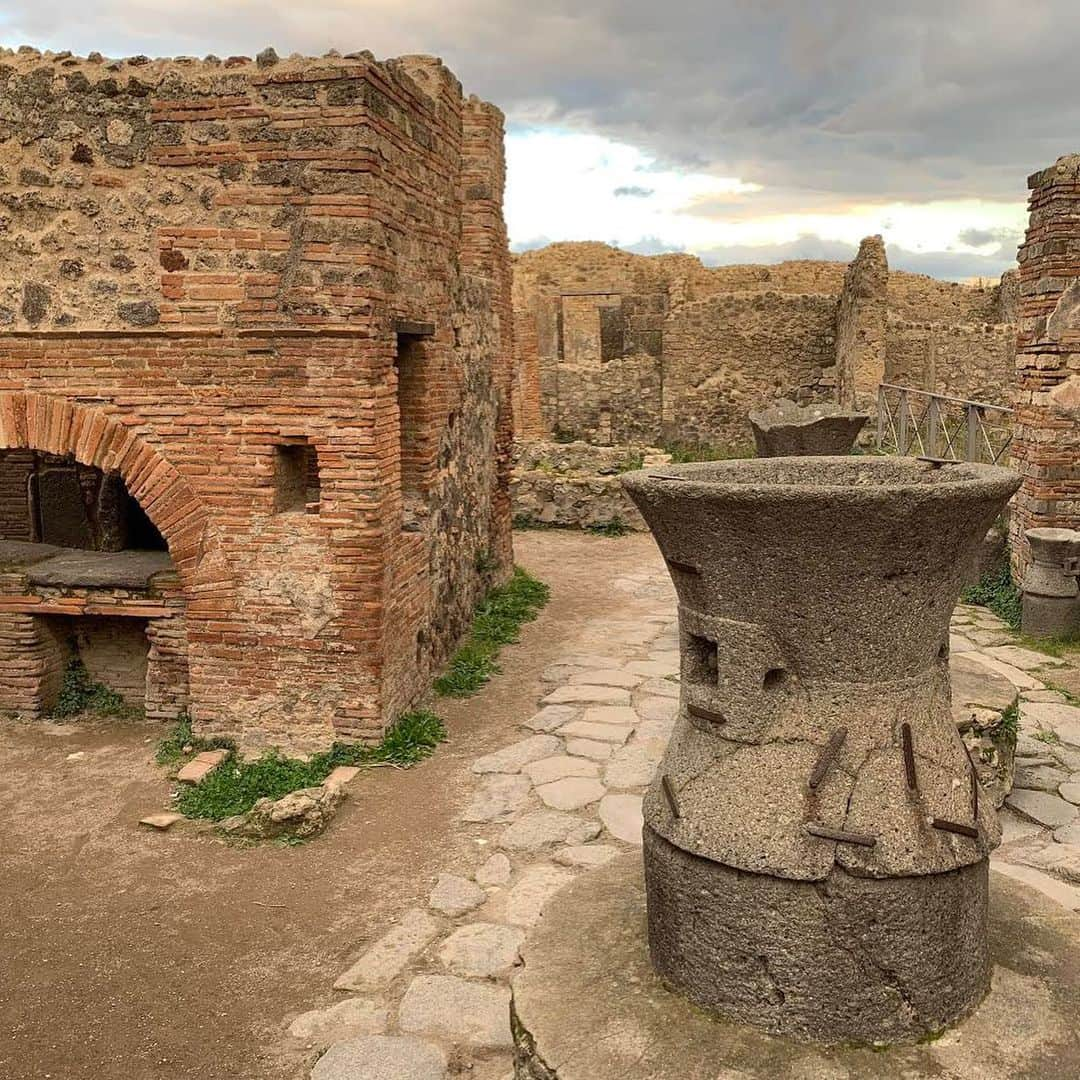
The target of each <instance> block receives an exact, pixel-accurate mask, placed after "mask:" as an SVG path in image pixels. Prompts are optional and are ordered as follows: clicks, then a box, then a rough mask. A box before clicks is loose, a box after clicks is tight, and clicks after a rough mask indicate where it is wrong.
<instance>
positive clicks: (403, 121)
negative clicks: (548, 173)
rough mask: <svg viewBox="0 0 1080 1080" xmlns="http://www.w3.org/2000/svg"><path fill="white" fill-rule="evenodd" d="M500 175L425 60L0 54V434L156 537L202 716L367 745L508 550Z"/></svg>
mask: <svg viewBox="0 0 1080 1080" xmlns="http://www.w3.org/2000/svg"><path fill="white" fill-rule="evenodd" d="M503 184H504V163H503V151H502V116H501V114H500V113H499V111H498V110H497V109H495V108H494V107H493V106H491V105H488V104H485V103H483V102H481V101H479V100H477V99H476V98H466V97H464V96H463V95H462V91H461V87H460V84H459V83H458V81H457V80H456V79H455V78H454V76H453V75H452V74H451V73H450V72H449V71H448V70H447V69H446V68H445V67H443V65H442V64H441V62H440V61H438V60H436V59H433V58H430V57H419V56H410V57H402V58H399V59H396V60H387V61H385V62H378V61H376V60H375V58H374V57H373V56H372V55H371V54H370V53H355V54H350V55H349V56H344V57H343V56H340V55H338V54H336V53H334V54H329V55H327V56H326V57H323V58H318V59H311V58H295V57H294V58H289V59H286V60H279V59H278V57H277V56H276V55H275V54H274V53H273V51H272V50H267V51H266V52H264V53H261V54H260V55H259V57H258V59H257V60H252V59H249V58H245V57H232V58H230V59H228V60H225V61H218V60H216V59H213V58H208V59H207V60H204V61H197V60H194V59H190V58H184V57H178V58H175V59H171V60H148V59H147V58H145V57H133V58H130V59H127V60H116V61H112V60H107V59H104V58H102V57H100V56H97V55H91V56H90V57H88V58H85V59H82V58H78V57H75V56H72V55H70V54H67V53H61V54H39V53H37V52H36V51H33V50H25V49H24V50H19V52H18V53H11V52H10V51H4V52H3V53H2V54H0V329H2V331H3V332H2V334H0V447H5V448H9V449H13V450H27V449H33V450H38V451H43V452H48V453H54V454H60V455H64V456H69V455H70V456H74V457H75V458H76V459H77V460H79V461H81V462H83V463H84V464H90V465H95V466H98V467H100V468H102V469H104V470H105V471H118V472H119V473H120V474H121V476H122V477H123V479H124V480H125V482H126V484H127V487H128V489H129V491H130V492H131V494H132V495H133V496H134V497H135V498H136V499H137V500H138V501H139V503H140V504H141V505H142V506H143V508H144V509H145V511H146V512H147V514H148V515H149V516H150V518H151V519H152V520H153V522H154V524H155V525H156V526H157V527H158V529H159V530H160V531H161V533H162V534H163V536H164V537H165V539H166V540H167V542H168V545H169V549H170V552H171V554H172V557H173V560H174V563H175V564H176V567H177V569H178V572H179V574H180V578H181V581H182V584H183V588H184V594H185V597H186V600H187V624H188V631H189V633H188V638H189V647H190V667H191V699H192V701H191V709H192V714H193V718H194V720H195V726H196V730H197V731H199V732H200V733H220V734H228V735H232V736H235V737H237V738H238V739H240V740H241V742H242V743H243V744H244V745H245V746H257V745H260V744H266V743H275V744H279V745H285V746H294V747H297V748H310V747H315V746H324V745H326V744H327V743H329V742H331V741H332V740H333V739H335V738H368V737H374V736H377V735H378V734H379V732H381V730H382V729H383V727H384V725H385V724H386V723H387V722H389V721H391V720H392V719H393V718H394V717H395V716H396V715H397V713H398V712H400V711H401V710H402V709H403V708H405V707H407V706H408V705H409V704H410V703H411V702H413V701H414V700H415V699H416V697H417V695H418V694H419V693H421V692H422V691H423V690H424V689H425V688H426V686H427V685H428V683H429V679H430V676H431V674H432V672H433V670H434V669H435V668H436V667H437V665H438V664H440V662H441V661H442V660H443V658H444V657H445V656H446V655H447V653H448V651H449V650H450V648H451V647H452V646H453V645H454V643H455V642H456V640H457V639H458V637H459V636H460V635H461V633H462V632H463V631H464V630H465V628H466V627H467V626H468V624H469V620H470V616H471V612H472V609H473V606H474V604H475V602H476V601H477V599H478V598H479V596H480V595H481V594H482V592H483V590H484V589H485V588H487V587H488V586H490V585H491V584H492V583H493V581H495V580H499V579H500V578H501V577H502V575H503V574H504V573H505V572H506V571H507V569H508V567H509V564H510V561H511V540H510V502H509V490H508V480H509V469H510V449H511V436H512V416H511V410H510V394H511V385H512V375H513V373H512V317H511V305H510V276H509V266H510V264H509V254H508V250H507V246H506V232H505V226H504V224H503V219H502V193H503ZM297 461H302V462H304V463H305V464H304V465H302V466H301V467H300V468H301V472H303V471H304V470H306V471H307V472H308V473H309V474H310V476H311V477H313V478H315V487H314V491H313V489H312V486H311V482H310V481H309V486H308V489H307V492H306V496H305V495H304V494H303V493H301V495H300V498H299V501H298V502H297V501H296V500H295V499H294V500H293V501H292V502H288V499H289V492H290V491H292V490H293V489H295V487H296V485H295V484H294V483H292V482H291V481H290V479H289V477H290V470H294V469H295V462H297ZM290 463H293V464H290ZM3 484H4V482H3V481H0V489H2V488H3ZM290 484H291V485H292V486H291V487H290ZM480 565H483V566H495V567H496V569H495V570H494V571H493V572H492V573H490V574H487V575H484V574H482V573H481V572H480V571H478V570H477V567H478V566H480Z"/></svg>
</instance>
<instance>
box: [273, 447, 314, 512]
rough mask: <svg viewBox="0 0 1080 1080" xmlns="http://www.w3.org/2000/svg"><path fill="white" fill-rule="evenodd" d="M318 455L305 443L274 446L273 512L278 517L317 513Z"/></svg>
mask: <svg viewBox="0 0 1080 1080" xmlns="http://www.w3.org/2000/svg"><path fill="white" fill-rule="evenodd" d="M321 486H322V485H321V481H320V478H319V455H318V451H316V449H315V447H314V446H312V445H311V443H307V442H294V443H281V444H280V445H278V446H275V447H274V510H275V511H276V512H277V513H279V514H287V513H308V514H317V513H318V512H319V501H320V499H321V497H322V492H321Z"/></svg>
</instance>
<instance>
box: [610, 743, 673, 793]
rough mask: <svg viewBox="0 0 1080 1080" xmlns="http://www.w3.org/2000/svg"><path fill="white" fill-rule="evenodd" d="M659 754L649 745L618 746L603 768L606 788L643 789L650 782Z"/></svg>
mask: <svg viewBox="0 0 1080 1080" xmlns="http://www.w3.org/2000/svg"><path fill="white" fill-rule="evenodd" d="M659 761H660V752H659V750H657V749H655V748H654V747H653V746H651V745H649V744H644V745H641V744H639V745H633V744H631V745H630V746H620V747H619V748H618V749H617V750H616V751H615V753H614V754H612V755H611V760H610V761H609V762H608V763H607V765H606V767H605V768H604V783H605V784H607V785H608V787H614V788H633V787H645V786H646V785H647V784H650V783H651V782H652V778H653V774H654V773H655V772H656V766H657V764H658V763H659Z"/></svg>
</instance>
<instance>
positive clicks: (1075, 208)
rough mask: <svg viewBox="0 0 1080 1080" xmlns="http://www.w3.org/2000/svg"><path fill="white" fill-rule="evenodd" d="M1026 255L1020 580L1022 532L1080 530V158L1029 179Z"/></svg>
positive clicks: (1018, 439)
mask: <svg viewBox="0 0 1080 1080" xmlns="http://www.w3.org/2000/svg"><path fill="white" fill-rule="evenodd" d="M1028 187H1029V188H1030V190H1031V194H1030V197H1029V200H1028V210H1029V218H1028V228H1027V235H1026V238H1025V240H1024V243H1023V246H1022V247H1021V248H1020V256H1019V259H1020V318H1019V333H1018V340H1017V345H1018V355H1017V358H1016V366H1017V399H1016V431H1015V437H1014V441H1013V447H1012V450H1013V466H1014V468H1015V469H1016V470H1017V471H1018V472H1019V473H1020V474H1021V476H1022V477H1023V486H1022V487H1021V488H1020V490H1019V492H1017V494H1016V496H1015V497H1014V499H1013V512H1012V516H1011V519H1010V530H1011V532H1010V545H1011V548H1012V552H1013V562H1014V569H1015V570H1016V572H1017V573H1018V575H1019V576H1020V577H1021V578H1022V576H1023V573H1024V570H1025V569H1026V567H1027V563H1028V560H1029V553H1028V550H1027V544H1026V543H1025V541H1024V531H1025V530H1026V529H1030V528H1034V527H1053V528H1068V529H1075V528H1078V527H1080V154H1071V155H1068V156H1066V157H1061V158H1058V160H1057V162H1056V163H1055V164H1053V165H1051V166H1050V167H1049V168H1048V169H1044V170H1042V171H1041V172H1037V173H1035V174H1034V175H1033V176H1031V177H1029V178H1028Z"/></svg>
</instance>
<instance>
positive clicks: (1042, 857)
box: [1008, 833, 1080, 885]
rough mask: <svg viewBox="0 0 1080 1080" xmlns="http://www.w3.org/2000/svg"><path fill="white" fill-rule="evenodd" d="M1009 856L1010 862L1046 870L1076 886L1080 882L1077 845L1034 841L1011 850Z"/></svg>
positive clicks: (1078, 848)
mask: <svg viewBox="0 0 1080 1080" xmlns="http://www.w3.org/2000/svg"><path fill="white" fill-rule="evenodd" d="M1056 835H1057V834H1056V833H1055V836H1056ZM1008 855H1009V861H1010V862H1014V863H1021V864H1022V865H1024V866H1034V867H1036V869H1039V870H1046V871H1048V872H1049V873H1051V874H1053V875H1054V876H1055V877H1059V878H1064V880H1065V881H1068V882H1071V883H1072V884H1074V885H1075V884H1077V883H1078V882H1080V847H1077V846H1076V845H1075V844H1068V843H1059V842H1055V841H1051V842H1050V843H1046V842H1045V841H1041V842H1040V841H1032V842H1031V843H1030V844H1021V845H1019V846H1017V847H1013V848H1010V849H1009V853H1008Z"/></svg>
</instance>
